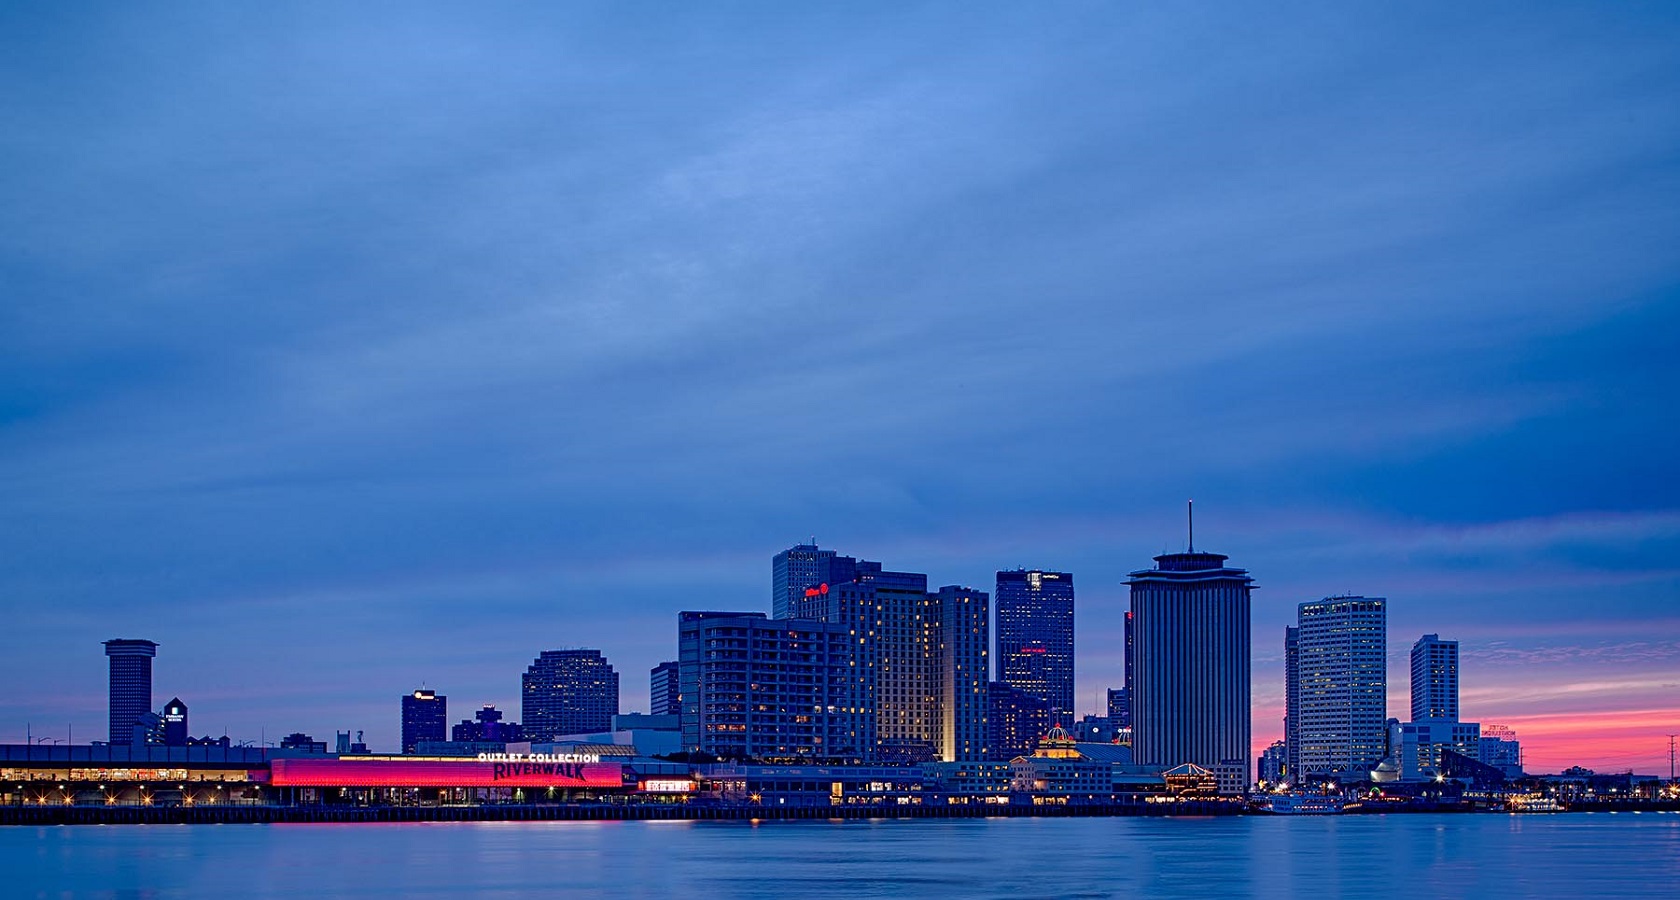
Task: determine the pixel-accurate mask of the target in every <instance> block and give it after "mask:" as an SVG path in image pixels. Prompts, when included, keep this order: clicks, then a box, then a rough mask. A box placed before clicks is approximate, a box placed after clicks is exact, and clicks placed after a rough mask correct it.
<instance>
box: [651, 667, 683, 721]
mask: <svg viewBox="0 0 1680 900" xmlns="http://www.w3.org/2000/svg"><path fill="white" fill-rule="evenodd" d="M648 715H652V716H680V715H682V687H681V684H680V682H679V681H678V678H677V661H676V660H674V659H673V660H671V661H670V662H662V663H660V664H659V665H657V666H654V667H653V670H652V671H651V672H649V673H648Z"/></svg>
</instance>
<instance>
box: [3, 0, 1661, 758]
mask: <svg viewBox="0 0 1680 900" xmlns="http://www.w3.org/2000/svg"><path fill="white" fill-rule="evenodd" d="M1354 6H1357V7H1358V8H1353V7H1354ZM1677 97H1680V4H1674V3H1672V2H1667V3H1632V2H1630V3H1617V4H1610V5H1606V4H1595V3H1579V4H1560V3H1541V4H1535V3H1477V4H1470V5H1465V4H1446V3H1441V4H1435V3H1422V4H1401V5H1389V6H1365V5H1347V4H1340V3H1304V4H1298V3H1277V4H1263V5H1261V4H1243V3H1232V4H1225V5H1220V4H1208V5H1202V6H1199V7H1196V8H1194V9H1193V10H1192V9H1188V8H1178V7H1163V8H1157V7H1155V6H1153V5H1149V4H1098V3H1076V2H1070V3H1043V4H972V3H950V4H917V3H888V4H879V5H872V4H863V3H847V4H839V5H835V6H833V7H832V8H826V9H824V8H817V7H814V6H811V7H808V6H807V5H805V4H776V3H763V4H753V3H740V4H735V3H730V4H704V5H690V4H635V3H630V4H625V3H610V4H599V5H594V4H563V5H558V6H551V5H529V6H527V5H496V6H486V5H470V6H469V5H459V6H447V7H425V6H419V5H414V4H390V5H384V4H376V3H367V4H350V5H344V4H320V5H311V4H285V5H280V6H275V5H268V4H263V5H255V4H253V5H234V4H203V5H200V6H196V7H189V6H175V5H169V6H163V7H157V6H150V7H146V8H139V7H135V6H131V5H128V4H109V5H100V4H75V5H60V4H10V5H6V6H4V7H0V108H3V109H4V111H5V122H6V125H5V127H4V128H0V173H3V174H0V510H4V515H0V609H3V610H4V611H5V614H6V619H7V622H6V625H7V627H6V629H5V634H6V644H5V646H6V652H5V653H3V654H0V684H4V685H5V686H6V688H7V689H6V690H5V691H4V692H0V741H5V742H21V741H22V740H24V737H25V732H26V729H27V730H32V731H33V734H35V735H37V736H40V735H54V736H60V735H64V734H65V733H66V732H67V731H68V730H70V729H72V728H73V730H74V736H75V738H76V740H77V741H86V740H88V739H89V738H93V737H102V736H103V734H104V731H105V727H106V723H105V709H106V695H105V691H106V685H105V660H104V658H103V656H102V650H101V647H100V644H99V642H100V641H102V640H105V639H108V638H113V637H134V638H140V637H144V638H150V639H152V640H156V641H158V642H159V643H160V644H161V645H162V646H161V648H160V650H159V654H158V658H157V661H156V689H155V691H156V692H155V695H154V700H155V703H156V704H158V705H161V704H162V703H163V702H164V701H166V700H168V699H169V698H170V697H172V696H177V695H178V696H180V697H181V698H182V699H183V700H185V701H186V703H187V704H188V706H189V707H190V708H191V711H192V730H193V731H194V733H196V734H203V733H211V734H216V735H220V734H222V733H224V731H225V732H226V733H228V734H230V735H231V736H233V737H234V739H235V740H247V739H249V740H262V739H265V738H266V739H267V740H269V741H273V740H275V739H276V736H277V735H281V734H284V733H286V732H290V731H297V730H302V731H306V732H310V733H312V734H314V735H315V736H316V737H317V738H319V739H324V740H331V737H332V733H333V732H334V730H335V729H338V730H344V729H351V730H356V729H361V730H365V731H366V732H367V736H368V739H369V740H370V742H372V743H373V744H374V745H375V747H376V748H385V749H389V748H391V747H392V746H393V745H394V744H395V743H396V742H397V734H398V727H399V720H398V698H399V697H400V695H401V694H402V693H404V692H405V691H408V690H412V689H413V688H415V687H417V686H419V685H421V684H425V685H427V686H430V687H432V688H435V689H437V690H438V691H439V692H441V693H444V694H446V695H447V696H448V697H449V704H450V714H451V715H450V718H451V720H452V721H457V720H460V719H462V718H466V717H468V716H470V714H471V712H472V710H473V709H474V708H476V707H478V706H480V705H482V704H484V703H494V704H496V705H498V706H500V707H501V708H503V709H504V710H508V711H510V714H509V716H508V718H510V719H517V718H518V717H519V712H518V709H519V693H518V692H519V675H520V673H521V672H522V671H523V670H524V668H525V666H526V665H527V664H528V663H529V662H530V661H531V659H532V657H534V656H535V655H536V654H537V653H538V652H539V651H541V650H544V649H555V648H561V647H598V648H601V649H602V650H603V651H604V652H605V653H606V655H607V657H608V658H609V659H610V660H611V661H612V662H613V663H614V664H615V665H616V666H617V667H618V669H619V671H620V673H621V676H622V684H623V700H622V708H623V709H624V710H625V711H631V710H642V709H646V708H647V703H648V701H647V670H648V669H649V667H651V666H652V665H654V664H655V663H658V662H659V661H661V660H665V659H670V658H674V655H675V652H676V630H677V619H676V614H677V612H678V610H681V609H706V608H710V609H762V610H768V607H769V595H770V557H771V555H772V554H774V553H775V552H776V551H778V550H780V549H783V548H785V547H788V546H790V545H792V544H794V543H799V542H802V541H805V540H808V539H809V538H810V537H812V536H813V535H814V536H815V537H816V539H817V540H818V542H819V543H821V544H822V545H823V546H825V547H833V548H835V549H838V550H840V551H841V552H843V553H847V554H851V555H855V556H862V557H866V558H870V559H877V560H881V561H882V562H883V563H885V564H886V565H887V566H888V567H890V568H898V569H908V570H912V571H921V572H926V573H928V575H929V581H930V584H933V585H941V584H967V585H973V586H975V587H980V588H983V589H987V590H990V589H991V587H992V581H993V578H994V573H995V571H996V570H998V569H1001V568H1013V567H1016V566H1028V567H1041V568H1052V569H1063V570H1067V571H1071V572H1073V573H1074V579H1075V585H1076V588H1077V591H1078V598H1079V600H1078V629H1079V633H1078V653H1079V658H1078V693H1079V695H1080V703H1081V705H1082V706H1088V707H1090V708H1092V709H1094V708H1096V706H1097V705H1098V702H1099V697H1100V694H1101V691H1102V690H1103V689H1105V688H1107V687H1111V686H1118V684H1119V683H1120V672H1121V655H1120V633H1121V617H1122V615H1123V612H1124V609H1125V604H1126V588H1125V586H1124V581H1125V578H1126V574H1127V573H1128V572H1129V571H1132V570H1135V569H1139V568H1145V567H1147V566H1149V565H1150V557H1152V556H1154V555H1156V554H1158V553H1161V552H1163V551H1171V550H1179V549H1182V548H1183V546H1184V541H1185V534H1184V502H1185V500H1186V499H1188V498H1191V497H1193V498H1195V500H1196V508H1197V516H1196V518H1197V546H1198V548H1199V549H1208V550H1213V551H1217V552H1221V553H1226V554H1229V555H1230V557H1231V564H1233V565H1237V566H1242V567H1245V568H1247V569H1249V570H1250V571H1251V572H1252V574H1253V575H1254V577H1255V579H1256V582H1257V584H1258V585H1259V586H1260V588H1259V590H1257V591H1256V592H1255V595H1254V596H1255V601H1254V614H1253V629H1254V641H1255V644H1254V705H1255V719H1254V731H1255V734H1254V736H1255V743H1256V746H1257V747H1264V746H1265V745H1266V744H1268V743H1270V741H1271V740H1274V739H1276V738H1278V737H1280V736H1281V733H1282V727H1281V721H1280V720H1281V716H1282V704H1283V683H1282V667H1281V657H1282V643H1283V629H1284V627H1285V625H1286V624H1289V623H1291V622H1292V621H1293V616H1294V609H1295V605H1296V604H1297V603H1300V602H1302V601H1305V600H1311V599H1315V598H1319V597H1323V596H1326V595H1330V594H1342V593H1352V594H1364V595H1367V596H1381V597H1386V598H1388V599H1389V603H1390V612H1389V620H1390V642H1391V648H1390V649H1391V658H1390V695H1391V702H1390V715H1395V716H1399V717H1402V718H1403V717H1405V716H1406V713H1407V705H1406V696H1407V689H1408V685H1407V682H1406V677H1407V667H1406V662H1405V660H1406V654H1407V652H1408V650H1409V647H1410V645H1411V642H1412V641H1414V640H1416V639H1417V638H1418V637H1419V636H1420V635H1422V634H1424V633H1426V632H1437V633H1439V634H1441V636H1442V637H1444V638H1451V639H1457V640H1459V641H1461V643H1462V655H1463V662H1462V668H1463V688H1464V690H1463V699H1462V706H1463V713H1464V717H1465V718H1467V719H1471V720H1475V721H1480V722H1483V723H1498V724H1505V725H1509V726H1511V727H1513V728H1515V729H1516V730H1517V732H1518V734H1519V737H1520V738H1521V739H1522V741H1523V743H1524V748H1525V754H1526V761H1527V763H1528V767H1529V769H1530V770H1531V771H1557V770H1559V769H1561V768H1563V767H1565V766H1568V765H1571V764H1576V763H1580V764H1584V765H1587V766H1590V767H1593V768H1597V769H1600V770H1612V771H1626V770H1628V769H1630V768H1631V769H1635V770H1637V771H1639V772H1642V773H1655V772H1661V773H1663V774H1666V773H1667V764H1668V755H1667V746H1668V744H1667V738H1666V735H1667V734H1669V733H1674V732H1680V476H1677V461H1680V453H1677V451H1680V413H1677V412H1676V398H1677V397H1680V353H1677V352H1676V347H1677V345H1680V338H1677V335H1680V102H1676V98H1677Z"/></svg>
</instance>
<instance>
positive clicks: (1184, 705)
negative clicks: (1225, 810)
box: [1127, 550, 1254, 793]
mask: <svg viewBox="0 0 1680 900" xmlns="http://www.w3.org/2000/svg"><path fill="white" fill-rule="evenodd" d="M1226 559H1227V557H1226V556H1224V555H1222V554H1218V553H1197V552H1195V551H1194V550H1191V551H1189V552H1185V553H1170V554H1163V555H1161V556H1157V557H1155V568H1153V569H1143V570H1140V571H1136V572H1133V573H1132V575H1131V578H1130V579H1129V580H1128V581H1127V584H1128V585H1130V586H1131V602H1132V628H1133V655H1134V657H1135V663H1134V671H1133V682H1132V751H1133V754H1134V756H1135V758H1136V760H1137V763H1138V764H1139V765H1147V766H1162V767H1172V766H1178V765H1180V764H1182V763H1195V764H1196V765H1198V766H1201V767H1203V768H1206V769H1208V770H1211V771H1213V772H1215V773H1216V775H1217V777H1218V778H1219V782H1220V785H1221V789H1222V790H1225V791H1229V792H1233V793H1240V792H1242V791H1243V790H1245V789H1246V788H1247V784H1248V778H1249V774H1250V773H1251V772H1253V770H1254V769H1253V765H1252V764H1251V762H1250V755H1251V753H1252V751H1251V750H1250V748H1249V736H1250V724H1249V687H1250V684H1249V655H1250V652H1249V592H1250V591H1251V590H1252V588H1253V579H1252V578H1250V577H1249V575H1248V572H1247V571H1245V570H1243V569H1237V568H1231V567H1229V566H1226V565H1225V561H1226Z"/></svg>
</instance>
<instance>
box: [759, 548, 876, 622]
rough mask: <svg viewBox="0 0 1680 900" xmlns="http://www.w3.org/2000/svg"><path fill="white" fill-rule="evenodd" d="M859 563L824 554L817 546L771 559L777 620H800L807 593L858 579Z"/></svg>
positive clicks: (773, 608)
mask: <svg viewBox="0 0 1680 900" xmlns="http://www.w3.org/2000/svg"><path fill="white" fill-rule="evenodd" d="M856 566H857V560H856V559H854V558H852V557H850V556H840V555H839V554H837V553H835V552H834V551H833V550H823V549H820V548H818V547H817V545H816V544H815V543H810V544H797V545H795V546H792V547H789V548H788V549H786V550H783V551H782V552H780V553H778V554H776V555H775V556H774V557H771V559H770V609H771V613H772V615H773V616H774V618H777V619H791V618H799V617H800V615H799V603H800V601H801V600H802V599H803V598H804V597H805V592H806V591H808V590H812V589H815V588H817V587H818V586H819V585H824V584H840V583H843V582H847V581H851V580H852V579H853V578H855V577H856Z"/></svg>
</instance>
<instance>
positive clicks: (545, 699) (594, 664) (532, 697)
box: [520, 650, 618, 741]
mask: <svg viewBox="0 0 1680 900" xmlns="http://www.w3.org/2000/svg"><path fill="white" fill-rule="evenodd" d="M520 689H521V694H520V696H521V704H520V718H522V719H524V722H522V723H521V725H522V728H523V731H524V732H525V735H524V736H525V739H526V740H528V741H552V740H554V739H555V738H557V737H559V736H560V735H563V734H582V733H584V732H592V731H607V730H608V729H609V728H611V727H612V717H613V716H616V715H618V672H617V671H616V670H614V669H613V667H612V664H611V663H609V662H607V659H606V657H604V656H602V655H601V651H599V650H544V651H543V652H542V653H541V654H540V655H539V656H538V657H537V658H536V659H535V660H533V661H532V663H531V665H530V667H529V668H527V669H526V670H525V675H524V677H523V678H522V679H521V681H520Z"/></svg>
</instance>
